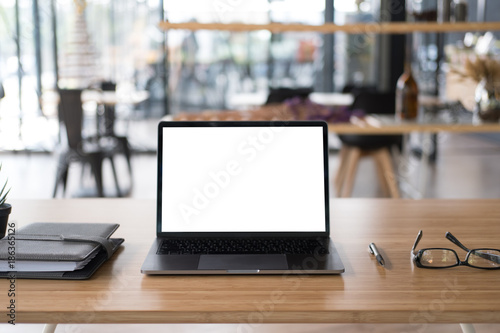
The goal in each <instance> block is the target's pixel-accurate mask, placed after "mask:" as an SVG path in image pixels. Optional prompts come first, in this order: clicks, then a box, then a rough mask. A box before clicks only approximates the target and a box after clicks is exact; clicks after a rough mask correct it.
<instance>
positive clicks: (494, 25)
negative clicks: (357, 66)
mask: <svg viewBox="0 0 500 333" xmlns="http://www.w3.org/2000/svg"><path fill="white" fill-rule="evenodd" d="M159 27H160V28H161V29H163V30H171V29H184V30H190V31H196V30H222V31H256V30H268V31H270V32H274V33H283V32H310V31H313V32H320V33H325V34H328V33H335V32H345V33H349V34H365V33H373V34H406V33H411V32H461V31H490V30H500V22H461V23H435V22H425V23H407V22H373V23H361V24H346V25H337V24H333V23H325V24H322V25H307V24H282V23H269V24H243V23H196V22H187V23H171V22H168V21H164V22H160V24H159Z"/></svg>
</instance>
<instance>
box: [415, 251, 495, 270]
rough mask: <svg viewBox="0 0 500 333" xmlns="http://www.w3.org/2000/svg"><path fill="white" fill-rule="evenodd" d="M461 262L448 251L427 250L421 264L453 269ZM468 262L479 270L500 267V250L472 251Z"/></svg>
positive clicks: (452, 252) (422, 254)
mask: <svg viewBox="0 0 500 333" xmlns="http://www.w3.org/2000/svg"><path fill="white" fill-rule="evenodd" d="M459 262H460V261H459V259H458V257H457V254H456V253H455V252H454V251H452V250H447V249H426V250H423V251H422V252H421V255H420V263H421V264H422V265H423V266H426V267H452V266H456V265H458V264H459ZM466 262H467V264H469V265H470V266H473V267H479V268H497V267H500V250H489V249H476V250H472V251H470V252H469V254H468V255H467V258H466Z"/></svg>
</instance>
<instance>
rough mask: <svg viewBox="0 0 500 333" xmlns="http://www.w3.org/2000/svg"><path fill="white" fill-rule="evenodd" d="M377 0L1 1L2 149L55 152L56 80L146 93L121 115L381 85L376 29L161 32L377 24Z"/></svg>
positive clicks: (242, 105)
mask: <svg viewBox="0 0 500 333" xmlns="http://www.w3.org/2000/svg"><path fill="white" fill-rule="evenodd" d="M380 3H381V0H364V1H359V0H343V1H334V2H333V1H329V0H309V1H302V0H214V1H206V0H185V1H164V0H120V1H115V0H86V1H82V0H46V1H41V0H3V1H2V2H0V15H1V18H2V19H1V22H0V80H1V82H2V83H3V86H4V87H5V91H6V96H5V98H3V99H2V100H1V101H0V119H1V122H0V149H24V148H26V149H41V150H47V151H50V150H52V149H53V147H54V145H55V143H56V142H57V133H58V122H57V94H56V93H55V92H56V88H57V87H58V86H59V87H87V86H90V85H93V84H96V83H98V82H100V81H103V80H106V81H108V80H109V81H114V82H116V83H117V91H120V92H121V93H123V94H127V93H130V92H133V91H146V92H147V93H148V94H149V99H148V100H147V101H146V102H143V103H140V104H139V105H136V106H135V107H134V108H133V110H132V113H131V114H129V117H131V118H130V119H132V120H138V119H145V118H150V117H155V118H160V117H162V116H163V115H165V114H167V113H173V114H175V113H178V112H181V111H190V112H199V111H201V110H207V109H243V108H249V107H253V106H256V105H259V104H262V103H264V102H265V100H266V97H267V94H268V91H269V89H270V88H271V87H292V88H298V87H309V88H312V89H313V90H315V91H325V90H326V91H327V92H329V91H341V90H342V89H344V87H346V86H349V85H354V84H355V85H375V84H379V83H380V78H381V71H383V69H381V66H380V65H379V64H380V61H379V60H380V59H378V54H379V53H380V52H379V48H380V42H379V39H378V37H377V36H376V35H371V34H362V35H361V34H360V35H347V34H341V33H338V34H335V36H333V37H332V36H331V35H330V37H332V39H330V40H328V39H327V38H325V36H324V35H322V34H320V33H314V32H300V33H299V32H287V33H279V34H274V33H271V32H269V31H266V30H262V31H252V32H230V31H206V30H200V31H187V30H168V31H166V32H165V31H161V30H160V29H159V28H158V23H159V22H160V21H161V20H163V19H168V20H169V21H170V22H174V23H175V22H200V23H209V22H222V23H231V22H238V23H254V24H255V23H261V24H266V23H273V22H277V23H303V24H311V25H321V24H324V23H325V17H326V18H327V19H326V20H328V21H327V23H328V22H334V23H336V24H348V23H355V22H366V21H377V20H379V16H380V14H379V8H380ZM326 8H328V10H327V9H326ZM327 11H328V12H327ZM332 40H333V44H332V43H331V42H332ZM325 80H326V81H328V80H329V81H330V83H331V84H328V85H324V82H325ZM324 87H327V88H324ZM33 128H35V129H36V130H33ZM41 128H43V129H44V130H43V131H41V130H40V129H41Z"/></svg>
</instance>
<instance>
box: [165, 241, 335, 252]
mask: <svg viewBox="0 0 500 333" xmlns="http://www.w3.org/2000/svg"><path fill="white" fill-rule="evenodd" d="M157 253H158V254H315V253H319V254H326V253H328V248H326V247H325V246H324V245H323V244H322V243H321V242H320V241H319V240H318V239H309V238H308V239H293V238H292V239H291V238H286V239H284V238H266V239H253V238H252V239H227V238H226V239H212V238H210V239H196V238H194V239H193V238H179V239H177V238H176V239H164V240H162V243H161V244H160V247H159V249H158V252H157Z"/></svg>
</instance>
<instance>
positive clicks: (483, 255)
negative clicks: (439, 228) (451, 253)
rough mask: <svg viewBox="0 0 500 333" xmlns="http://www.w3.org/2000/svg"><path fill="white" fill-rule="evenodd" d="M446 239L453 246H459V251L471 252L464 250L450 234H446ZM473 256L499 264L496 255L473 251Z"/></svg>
mask: <svg viewBox="0 0 500 333" xmlns="http://www.w3.org/2000/svg"><path fill="white" fill-rule="evenodd" d="M446 238H447V239H448V240H450V241H451V242H452V243H453V244H456V245H457V246H459V247H460V248H461V249H463V250H465V251H467V252H470V251H471V250H469V249H468V248H466V247H465V246H464V245H463V244H462V243H460V241H459V240H458V239H457V238H456V237H455V236H453V235H452V234H451V232H447V233H446ZM473 253H474V255H476V256H478V257H481V258H483V259H486V260H489V261H492V262H495V263H497V264H500V256H498V255H496V254H490V253H484V252H476V251H473Z"/></svg>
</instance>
